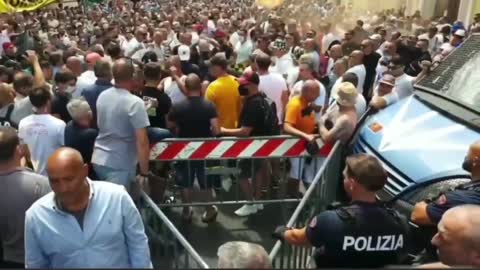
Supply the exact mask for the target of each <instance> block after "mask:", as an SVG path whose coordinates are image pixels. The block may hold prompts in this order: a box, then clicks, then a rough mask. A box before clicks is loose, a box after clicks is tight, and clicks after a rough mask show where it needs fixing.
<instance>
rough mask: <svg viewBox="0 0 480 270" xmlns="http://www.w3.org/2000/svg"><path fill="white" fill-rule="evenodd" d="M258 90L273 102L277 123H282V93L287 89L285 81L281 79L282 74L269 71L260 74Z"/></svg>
mask: <svg viewBox="0 0 480 270" xmlns="http://www.w3.org/2000/svg"><path fill="white" fill-rule="evenodd" d="M258 89H259V90H260V92H263V93H265V95H266V96H267V97H268V98H269V99H271V100H273V101H274V102H275V106H276V107H277V117H278V121H279V124H282V123H283V111H284V109H285V108H283V104H282V93H283V91H287V83H286V82H285V80H284V79H283V77H282V75H280V74H278V73H269V74H266V75H261V76H260V84H259V85H258Z"/></svg>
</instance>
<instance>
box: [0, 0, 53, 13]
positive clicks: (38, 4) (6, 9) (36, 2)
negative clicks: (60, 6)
mask: <svg viewBox="0 0 480 270" xmlns="http://www.w3.org/2000/svg"><path fill="white" fill-rule="evenodd" d="M57 1H58V0H0V13H14V12H21V11H32V10H36V9H39V8H42V7H44V6H47V5H50V4H52V3H55V2H57Z"/></svg>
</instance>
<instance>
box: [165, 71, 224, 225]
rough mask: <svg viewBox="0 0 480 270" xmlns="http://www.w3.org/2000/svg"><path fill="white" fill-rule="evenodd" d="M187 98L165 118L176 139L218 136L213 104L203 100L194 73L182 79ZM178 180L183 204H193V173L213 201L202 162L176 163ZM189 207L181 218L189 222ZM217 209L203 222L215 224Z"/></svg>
mask: <svg viewBox="0 0 480 270" xmlns="http://www.w3.org/2000/svg"><path fill="white" fill-rule="evenodd" d="M185 86H186V90H187V91H186V93H187V99H185V100H184V101H181V102H179V103H176V104H173V106H172V109H171V110H170V113H169V115H168V126H169V129H170V130H173V131H174V132H175V133H176V134H177V136H178V137H179V138H207V137H213V136H216V135H218V133H219V124H218V116H217V111H216V109H215V105H214V104H213V103H212V102H210V101H208V100H205V99H204V98H203V97H202V85H201V80H200V78H199V77H198V76H197V75H196V74H189V75H188V76H187V78H186V80H185ZM176 172H177V181H178V184H179V185H180V186H181V187H182V202H185V203H190V202H192V191H193V190H192V188H193V183H194V181H195V174H196V177H197V181H198V184H199V186H200V188H201V189H202V196H203V197H204V199H205V200H212V199H213V198H212V192H211V187H212V186H211V184H212V183H211V181H210V179H207V178H206V176H205V163H204V162H203V161H200V162H199V161H190V162H189V163H187V162H179V163H178V164H176ZM192 215H193V212H192V209H191V207H184V209H183V219H184V220H186V221H190V220H191V219H192ZM216 217H217V208H216V207H215V206H208V207H206V209H205V213H204V214H203V216H202V221H203V222H205V223H209V222H213V221H215V219H216Z"/></svg>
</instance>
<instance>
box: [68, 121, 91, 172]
mask: <svg viewBox="0 0 480 270" xmlns="http://www.w3.org/2000/svg"><path fill="white" fill-rule="evenodd" d="M97 135H98V131H97V130H96V129H94V128H83V127H80V126H79V125H77V124H76V123H75V122H74V121H70V122H68V124H67V126H66V127H65V146H68V147H71V148H73V149H76V150H78V151H79V152H80V154H82V157H83V160H84V161H85V163H90V161H91V160H92V153H93V146H94V144H95V139H96V138H97Z"/></svg>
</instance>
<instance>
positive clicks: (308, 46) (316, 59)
mask: <svg viewBox="0 0 480 270" xmlns="http://www.w3.org/2000/svg"><path fill="white" fill-rule="evenodd" d="M304 47H305V54H306V55H309V56H310V57H311V58H312V60H313V69H314V70H315V72H319V71H320V55H319V54H318V52H317V51H316V50H315V49H316V43H315V40H314V39H313V38H307V39H306V40H305V43H304Z"/></svg>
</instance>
